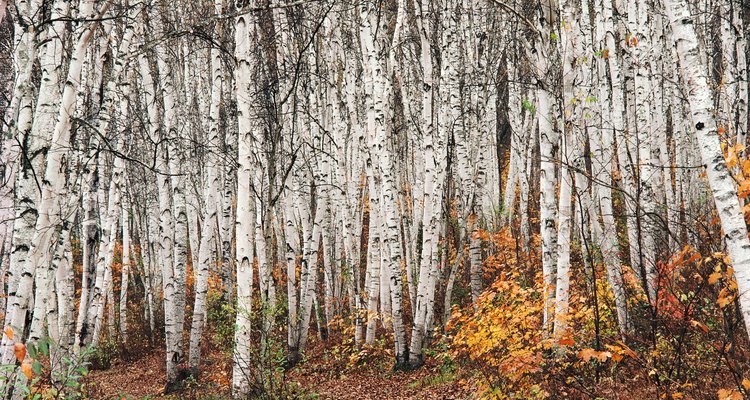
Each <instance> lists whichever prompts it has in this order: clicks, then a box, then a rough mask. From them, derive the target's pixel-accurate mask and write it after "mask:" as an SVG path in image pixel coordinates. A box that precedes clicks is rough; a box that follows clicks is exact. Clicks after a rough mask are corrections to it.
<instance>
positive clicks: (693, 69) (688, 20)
mask: <svg viewBox="0 0 750 400" xmlns="http://www.w3.org/2000/svg"><path fill="white" fill-rule="evenodd" d="M665 6H666V9H667V15H668V17H669V20H670V25H671V27H672V35H673V39H674V41H675V43H676V45H677V55H678V57H679V61H680V70H681V72H682V82H683V83H684V84H685V85H686V86H687V87H686V89H687V90H686V92H687V93H688V102H689V103H690V115H691V119H692V121H693V126H694V127H695V137H696V139H697V140H698V146H699V147H700V152H701V158H702V159H703V165H704V166H705V168H706V175H707V177H708V183H709V186H710V187H711V192H712V193H713V197H714V202H715V203H716V208H717V210H718V211H719V218H720V219H721V228H722V230H723V231H724V240H725V241H726V245H727V252H728V253H729V257H730V258H731V264H732V266H733V267H734V276H735V279H736V280H737V291H738V293H739V303H740V309H741V310H742V317H743V319H744V321H745V329H746V330H747V332H748V333H750V240H749V239H748V237H747V226H746V225H745V218H744V215H743V213H742V208H741V207H740V203H739V200H738V197H737V189H736V187H735V183H734V179H733V178H732V176H731V174H730V173H729V170H728V169H727V166H726V163H725V162H724V155H723V154H722V150H721V143H720V141H719V135H718V127H717V125H716V120H715V117H714V107H713V93H712V91H711V87H710V86H709V81H708V68H707V67H706V65H705V64H704V63H703V61H702V59H701V54H703V51H702V50H701V48H700V42H699V40H698V35H697V34H696V32H695V25H694V23H693V18H692V16H691V14H690V10H689V9H688V5H687V2H686V1H684V0H665Z"/></svg>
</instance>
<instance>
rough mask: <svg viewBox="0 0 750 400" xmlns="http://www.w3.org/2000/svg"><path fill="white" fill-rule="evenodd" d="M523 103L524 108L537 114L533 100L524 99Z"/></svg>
mask: <svg viewBox="0 0 750 400" xmlns="http://www.w3.org/2000/svg"><path fill="white" fill-rule="evenodd" d="M521 104H522V105H523V108H524V109H525V110H527V111H528V112H530V113H532V114H535V113H536V107H534V105H533V104H531V102H530V101H529V100H527V99H524V100H523V102H522V103H521Z"/></svg>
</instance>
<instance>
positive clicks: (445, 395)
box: [87, 340, 471, 400]
mask: <svg viewBox="0 0 750 400" xmlns="http://www.w3.org/2000/svg"><path fill="white" fill-rule="evenodd" d="M328 344H329V345H330V343H328ZM329 345H324V343H323V342H320V341H318V340H313V341H312V342H311V346H310V350H309V352H308V354H307V359H306V360H305V361H303V362H302V363H300V364H299V365H298V366H297V367H295V368H293V369H291V370H289V371H288V372H286V373H284V374H283V375H281V376H280V378H277V379H278V382H277V385H278V388H277V389H276V390H277V391H278V392H277V393H275V394H274V397H273V398H279V399H285V398H297V399H342V400H346V399H357V400H367V399H373V400H374V399H394V400H396V399H448V400H449V399H466V398H470V397H471V395H470V393H471V389H470V388H468V387H465V385H464V384H462V383H461V384H459V381H458V377H457V376H456V375H455V374H454V373H452V372H445V371H442V369H441V366H440V363H439V362H438V361H437V360H435V359H434V358H428V359H427V362H426V364H425V365H424V366H423V367H422V368H420V369H419V370H417V371H410V372H400V371H392V369H391V363H392V358H391V357H390V356H389V351H387V350H384V349H383V348H382V346H381V348H380V349H378V350H377V351H372V352H371V354H367V355H365V356H364V357H362V359H361V360H360V361H359V362H356V363H355V364H354V365H352V363H351V362H348V363H347V362H346V361H342V360H346V359H348V356H346V355H344V356H342V354H343V353H342V352H340V349H338V348H337V347H335V346H334V347H333V348H331V346H329ZM203 349H204V351H203V355H204V361H203V372H202V374H201V375H200V376H199V377H198V378H197V379H193V378H188V379H187V380H186V381H185V382H184V385H183V386H184V387H183V389H182V390H181V391H179V392H177V393H172V394H169V395H165V394H164V382H165V374H166V368H165V365H164V364H165V363H164V349H163V347H162V346H154V347H153V348H147V349H143V350H141V351H139V352H138V354H129V355H127V354H125V355H120V356H119V357H118V358H117V359H114V360H112V361H111V365H110V366H109V368H107V369H104V370H94V371H92V372H91V373H90V374H89V375H88V377H87V390H88V395H89V396H90V398H92V399H215V400H220V399H228V398H230V396H229V394H230V388H231V357H230V354H229V353H228V352H226V351H223V350H221V349H218V348H217V347H216V346H214V345H213V344H207V345H206V346H204V347H203ZM337 349H338V350H337Z"/></svg>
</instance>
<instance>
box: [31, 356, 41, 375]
mask: <svg viewBox="0 0 750 400" xmlns="http://www.w3.org/2000/svg"><path fill="white" fill-rule="evenodd" d="M31 370H32V371H34V373H35V374H37V375H41V374H42V363H40V362H39V361H37V360H34V363H33V364H31Z"/></svg>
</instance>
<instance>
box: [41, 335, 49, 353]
mask: <svg viewBox="0 0 750 400" xmlns="http://www.w3.org/2000/svg"><path fill="white" fill-rule="evenodd" d="M39 351H41V352H42V354H44V355H45V356H48V355H49V343H48V342H47V340H46V339H42V340H40V341H39Z"/></svg>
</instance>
